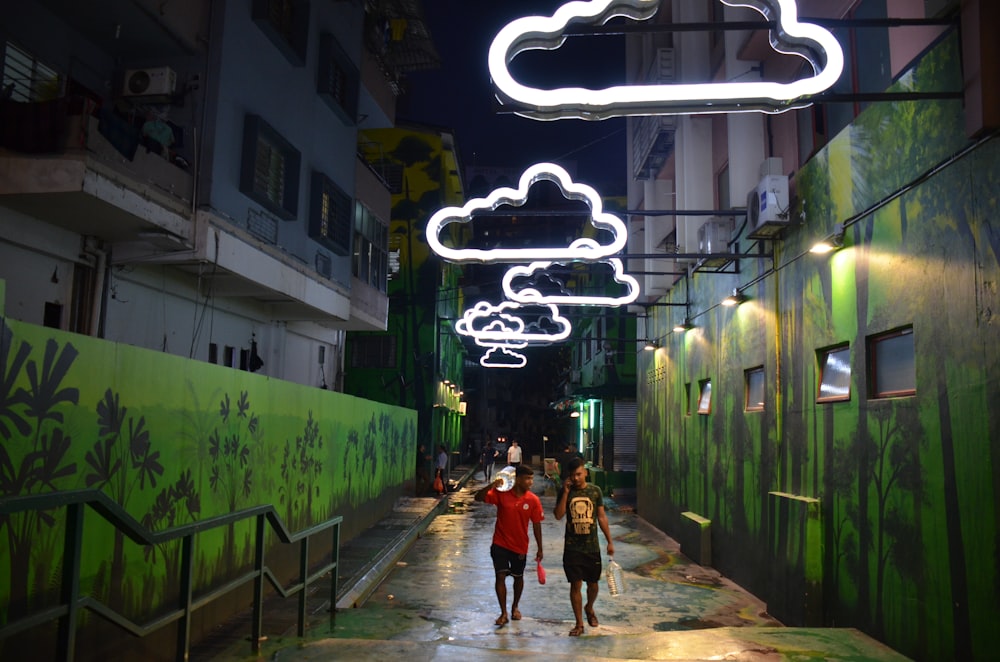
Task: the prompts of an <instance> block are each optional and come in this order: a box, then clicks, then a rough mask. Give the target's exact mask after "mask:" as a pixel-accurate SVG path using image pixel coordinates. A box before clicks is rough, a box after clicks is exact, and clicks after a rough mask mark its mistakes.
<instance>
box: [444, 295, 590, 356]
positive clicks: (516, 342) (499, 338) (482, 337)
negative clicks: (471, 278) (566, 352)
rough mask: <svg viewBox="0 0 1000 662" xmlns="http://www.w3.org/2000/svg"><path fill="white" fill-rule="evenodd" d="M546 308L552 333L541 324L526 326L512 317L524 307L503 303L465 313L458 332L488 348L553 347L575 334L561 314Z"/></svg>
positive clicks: (479, 306)
mask: <svg viewBox="0 0 1000 662" xmlns="http://www.w3.org/2000/svg"><path fill="white" fill-rule="evenodd" d="M531 303H532V304H536V303H537V302H531ZM543 305H545V307H546V308H547V309H548V310H547V314H546V315H545V320H546V321H547V322H548V324H547V325H546V326H551V327H553V328H552V330H550V329H548V328H543V326H542V325H540V324H538V323H533V324H527V325H526V324H525V323H524V320H523V319H522V318H520V317H518V316H517V315H514V314H512V312H513V311H517V310H521V309H522V306H521V304H520V303H517V302H516V301H504V302H502V303H500V304H498V305H493V304H491V303H490V302H488V301H480V302H479V303H477V304H476V305H475V306H473V307H472V308H470V309H468V310H466V311H465V313H463V314H462V319H460V320H458V321H457V322H455V331H456V332H458V333H460V334H462V335H464V336H469V337H471V338H473V339H475V341H476V343H477V344H480V345H483V346H487V347H494V346H495V347H500V346H506V347H518V346H525V345H527V343H553V342H558V341H560V340H565V339H566V338H568V337H569V334H570V332H571V331H572V330H573V327H572V325H571V324H570V322H569V320H568V319H566V318H565V317H563V316H562V315H560V314H559V309H558V308H557V307H556V306H555V305H552V304H543ZM521 343H524V345H521Z"/></svg>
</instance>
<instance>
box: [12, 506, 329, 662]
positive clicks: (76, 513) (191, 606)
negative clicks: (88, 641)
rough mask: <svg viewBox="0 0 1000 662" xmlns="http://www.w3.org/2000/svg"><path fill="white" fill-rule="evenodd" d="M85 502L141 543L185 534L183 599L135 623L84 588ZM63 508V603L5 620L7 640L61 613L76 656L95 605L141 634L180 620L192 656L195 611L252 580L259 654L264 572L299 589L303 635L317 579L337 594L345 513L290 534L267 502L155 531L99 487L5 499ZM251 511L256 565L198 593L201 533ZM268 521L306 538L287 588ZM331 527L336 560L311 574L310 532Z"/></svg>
mask: <svg viewBox="0 0 1000 662" xmlns="http://www.w3.org/2000/svg"><path fill="white" fill-rule="evenodd" d="M85 506H90V507H91V508H92V509H93V510H94V511H95V512H96V513H97V514H99V515H100V516H101V517H102V518H104V519H105V520H107V521H108V522H109V523H111V525H112V526H114V527H115V528H116V529H118V530H120V531H121V532H122V533H124V534H125V535H126V536H127V537H128V538H129V539H130V540H132V541H133V542H135V543H137V544H139V545H157V544H162V543H167V542H171V541H174V540H180V541H181V560H180V564H179V572H180V596H179V604H178V606H177V607H176V608H175V609H173V610H172V611H170V612H168V613H166V614H163V615H161V616H159V617H157V618H155V619H153V620H151V621H148V622H146V623H135V622H133V621H131V620H130V619H128V618H126V617H125V616H123V615H121V614H119V613H118V612H116V611H114V610H113V609H111V608H110V607H108V606H107V605H105V604H103V603H101V602H99V601H98V600H96V599H95V598H93V597H91V596H88V595H81V591H80V559H81V552H82V547H83V513H84V507H85ZM63 507H65V508H66V531H65V540H64V544H63V564H62V578H61V582H60V585H59V591H60V600H59V604H57V605H54V606H51V607H48V608H46V609H43V610H40V611H38V612H37V613H34V614H32V615H29V616H25V617H22V618H19V619H17V620H14V621H12V622H9V623H7V624H5V625H4V626H3V627H0V641H2V640H4V639H6V638H8V637H11V636H13V635H15V634H17V633H19V632H22V631H25V630H28V629H30V628H32V627H35V626H38V625H42V624H45V623H49V622H52V621H55V620H58V622H59V628H58V639H57V642H56V646H57V648H56V653H57V659H59V660H73V659H74V655H75V643H76V630H77V623H78V616H79V612H80V610H82V609H88V610H90V611H91V612H93V613H94V614H96V615H97V616H99V617H101V618H103V619H104V620H106V621H109V622H110V623H113V624H115V625H117V626H118V627H120V628H122V629H123V630H125V631H127V632H129V633H131V634H132V635H134V636H136V637H140V638H141V637H145V636H147V635H149V634H152V633H154V632H156V631H158V630H160V629H161V628H163V627H165V626H167V625H170V624H171V623H174V622H177V623H178V625H177V627H178V638H177V659H178V660H187V659H188V658H189V655H190V648H191V616H192V614H193V613H194V611H195V610H196V609H199V608H201V607H204V606H205V605H207V604H210V603H212V602H214V601H215V600H218V599H219V598H221V597H223V596H224V595H226V594H228V593H230V592H232V591H234V590H235V589H237V588H239V587H241V586H243V585H244V584H247V583H249V582H253V617H252V621H251V636H250V647H251V650H252V652H253V653H254V654H257V653H259V652H260V642H261V630H262V622H263V606H264V579H265V578H266V579H267V580H268V581H269V582H270V583H271V586H273V587H274V589H275V590H276V591H277V592H278V594H280V595H281V596H282V597H283V598H287V597H290V596H292V595H295V594H298V596H299V604H298V636H300V637H302V636H305V629H306V597H307V590H306V589H307V588H308V587H309V586H310V584H312V583H313V582H315V581H316V580H317V579H319V578H320V577H322V576H323V575H324V574H326V573H327V572H330V575H331V580H330V582H331V585H330V595H331V596H336V595H337V575H338V572H337V569H338V566H339V561H340V526H341V523H342V522H343V519H344V518H343V517H342V516H337V517H333V518H331V519H329V520H327V521H325V522H322V523H320V524H316V525H315V526H312V527H309V528H308V529H303V530H301V531H297V532H295V533H294V534H293V533H289V531H288V529H287V528H286V527H285V524H284V522H283V521H282V519H281V518H280V517H279V516H278V514H277V512H276V511H275V510H274V507H273V506H270V505H265V506H256V507H254V508H247V509H245V510H240V511H237V512H234V513H229V514H227V515H219V516H218V517H210V518H208V519H204V520H200V521H198V522H193V523H191V524H186V525H184V526H180V527H177V528H173V529H169V530H167V531H149V530H148V529H147V528H146V527H144V526H143V525H142V524H140V523H139V522H138V521H136V520H135V519H134V518H133V517H132V516H131V515H129V514H128V513H127V512H125V511H124V510H123V509H122V507H121V506H119V505H118V504H117V503H115V502H114V501H112V500H111V499H110V498H109V497H108V496H107V495H106V494H104V493H103V492H98V491H96V490H75V491H67V492H53V493H51V494H36V495H30V496H23V497H13V498H10V499H6V500H4V501H2V502H0V516H9V515H13V514H15V513H19V512H24V511H44V510H53V509H56V508H63ZM251 518H254V519H256V532H255V544H254V565H253V569H252V570H250V571H248V572H246V573H244V574H243V575H241V576H239V577H236V578H235V579H233V580H231V581H229V582H227V583H226V584H224V585H222V586H219V587H217V588H214V589H212V590H210V591H208V592H206V593H205V594H203V595H198V596H195V594H194V572H193V570H194V568H193V563H194V537H195V535H196V534H198V533H201V532H204V531H208V530H211V529H215V528H218V527H221V526H228V525H230V524H234V523H236V522H240V521H243V520H247V519H251ZM265 520H266V521H267V522H269V523H270V525H271V528H272V529H273V530H274V532H275V534H277V536H278V538H279V540H280V541H281V542H282V543H286V544H291V543H295V542H298V543H299V545H300V554H299V580H298V582H297V583H295V584H293V585H291V586H290V587H288V588H286V587H284V586H282V585H281V583H280V582H279V581H278V580H277V579H276V578H275V576H274V574H273V573H272V572H271V570H270V569H269V568H268V567H267V566H266V565H265V564H264V548H265V533H266V528H265V526H264V524H265ZM328 529H332V534H333V539H332V541H331V543H332V555H331V560H330V562H329V563H326V564H325V565H324V566H323V567H321V568H319V569H317V570H313V572H312V573H310V572H309V537H310V536H313V535H316V534H318V533H322V532H324V531H326V530H328ZM331 571H332V572H331ZM331 610H335V606H334V605H333V604H331Z"/></svg>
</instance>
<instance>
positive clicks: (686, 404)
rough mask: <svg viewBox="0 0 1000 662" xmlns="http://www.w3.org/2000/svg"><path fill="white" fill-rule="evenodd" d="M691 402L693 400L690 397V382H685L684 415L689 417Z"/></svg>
mask: <svg viewBox="0 0 1000 662" xmlns="http://www.w3.org/2000/svg"><path fill="white" fill-rule="evenodd" d="M692 400H693V398H692V397H691V382H687V383H686V384H684V413H685V414H687V415H688V416H690V415H691V406H692V404H693V403H692Z"/></svg>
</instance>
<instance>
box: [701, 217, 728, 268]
mask: <svg viewBox="0 0 1000 662" xmlns="http://www.w3.org/2000/svg"><path fill="white" fill-rule="evenodd" d="M735 229H736V219H734V218H733V217H732V216H711V217H709V219H708V220H707V221H705V222H704V223H703V224H702V226H701V227H699V228H698V252H699V253H702V254H705V255H709V254H711V253H728V252H730V251H729V242H730V241H732V238H733V230H735ZM728 262H729V260H728V259H727V258H711V257H705V258H702V259H701V260H700V261H699V263H698V266H699V267H721V266H724V265H726V264H727V263H728Z"/></svg>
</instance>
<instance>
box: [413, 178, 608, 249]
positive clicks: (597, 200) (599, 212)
mask: <svg viewBox="0 0 1000 662" xmlns="http://www.w3.org/2000/svg"><path fill="white" fill-rule="evenodd" d="M542 180H548V181H551V182H553V183H555V184H556V185H557V186H558V187H559V189H560V190H561V191H562V194H563V196H564V197H565V198H567V199H568V200H581V201H583V202H586V203H587V205H588V206H589V207H590V211H591V218H590V223H591V225H593V226H594V227H595V228H597V229H599V230H608V231H609V232H611V234H612V235H613V237H614V239H613V241H612V242H611V243H610V244H607V245H605V244H599V243H598V242H596V241H594V240H593V239H587V238H580V239H577V240H575V241H573V242H572V243H571V244H570V245H569V246H553V247H543V248H492V249H478V248H451V247H448V246H445V245H444V244H442V243H441V237H440V234H441V230H442V229H443V228H444V226H445V225H447V224H449V223H468V222H469V221H471V220H472V216H473V214H474V213H475V212H476V211H484V210H490V211H492V210H494V209H496V208H497V207H499V206H501V205H514V206H517V207H520V206H521V205H523V204H524V203H525V202H527V200H528V189H530V188H531V186H532V185H533V184H534V183H536V182H539V181H542ZM426 236H427V244H428V245H429V246H430V247H431V250H432V251H434V252H435V253H437V254H438V255H440V256H441V257H443V258H444V259H446V260H450V261H452V262H531V261H532V260H600V259H601V258H604V257H608V256H611V255H614V254H616V253H618V252H619V251H621V250H622V249H623V248H625V245H626V244H627V242H628V229H627V228H626V227H625V223H624V222H623V221H622V220H621V219H620V218H618V217H617V216H615V215H614V214H609V213H606V212H605V211H603V202H602V201H601V196H600V195H598V193H597V191H595V190H594V189H593V188H591V187H589V186H587V185H586V184H580V183H577V182H574V181H573V180H572V179H571V178H570V176H569V174H568V173H567V172H566V171H565V170H564V169H563V168H561V167H559V166H557V165H555V164H554V163H536V164H535V165H533V166H531V167H530V168H528V169H527V170H525V171H524V173H523V174H522V175H521V180H520V182H519V184H518V187H517V188H516V189H512V188H508V187H502V188H498V189H494V190H493V191H491V192H490V194H489V195H488V196H486V197H485V198H473V199H472V200H469V201H468V202H466V203H465V205H463V206H462V207H445V208H443V209H439V210H438V211H436V212H435V213H434V215H433V216H431V218H430V220H429V221H428V222H427V230H426Z"/></svg>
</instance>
